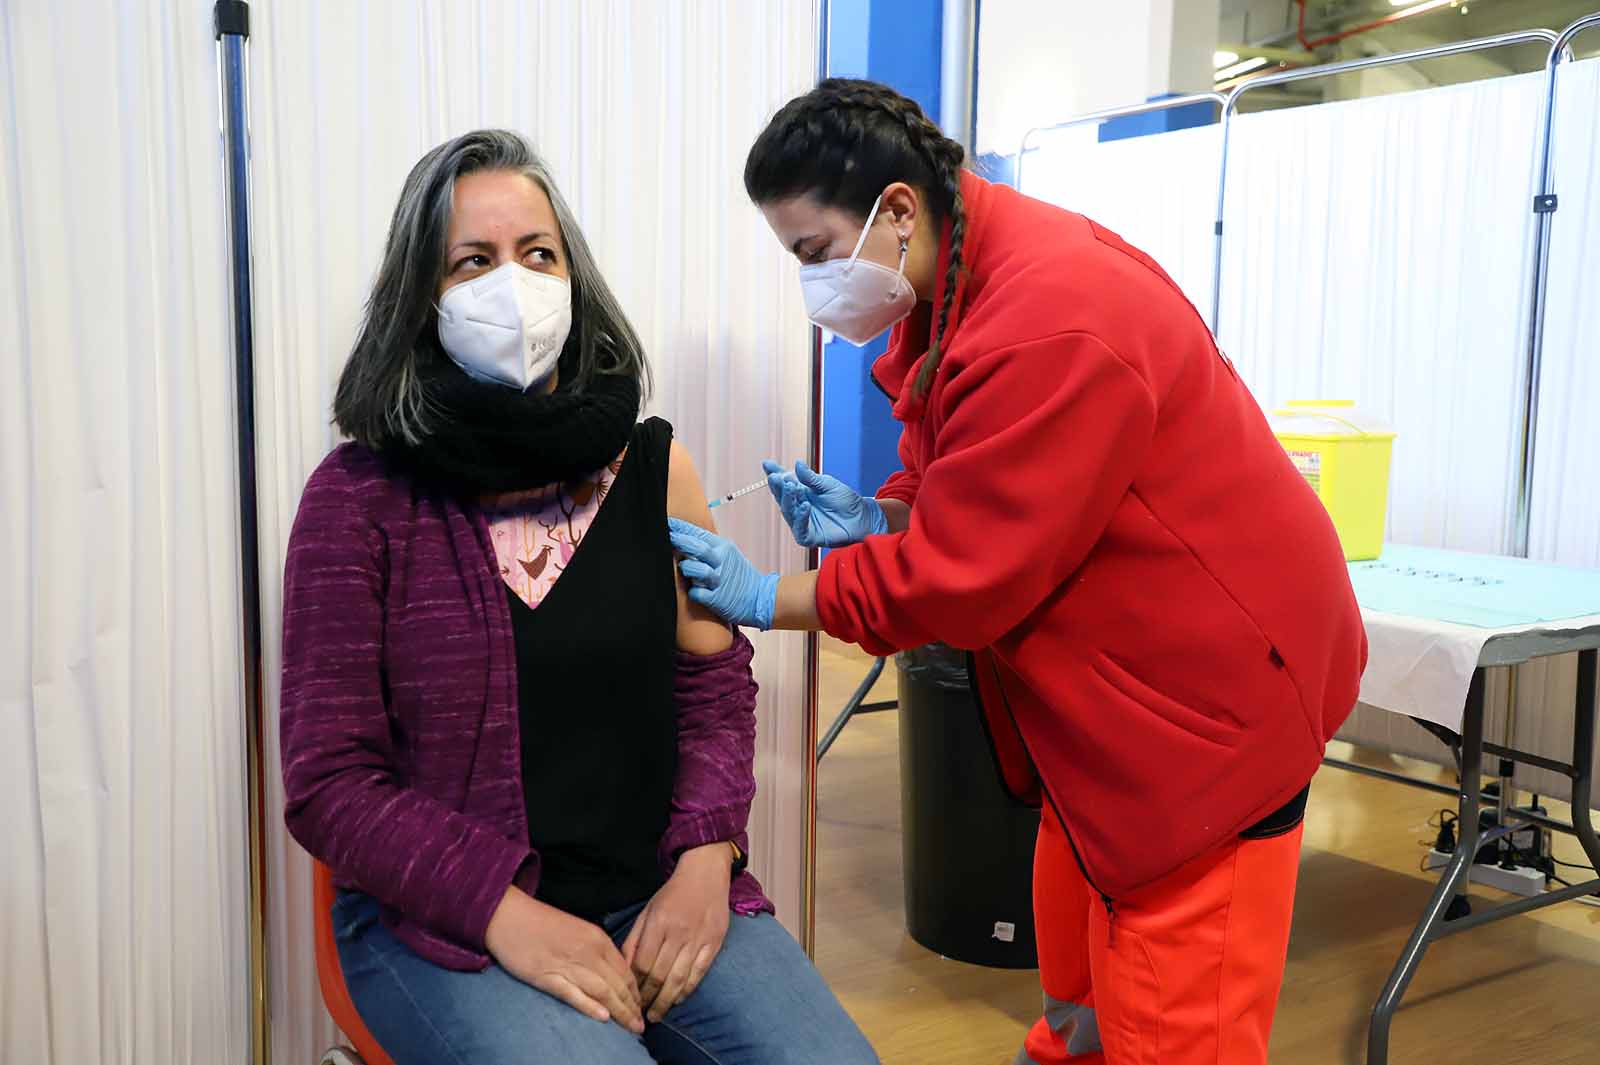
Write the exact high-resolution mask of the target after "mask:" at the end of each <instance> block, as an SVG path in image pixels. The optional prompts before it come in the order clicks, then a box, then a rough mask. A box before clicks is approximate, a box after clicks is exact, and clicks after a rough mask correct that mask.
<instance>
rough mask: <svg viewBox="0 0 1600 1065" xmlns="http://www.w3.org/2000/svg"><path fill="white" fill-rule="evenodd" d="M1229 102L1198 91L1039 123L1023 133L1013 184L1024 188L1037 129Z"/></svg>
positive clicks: (1050, 129)
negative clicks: (1025, 162)
mask: <svg viewBox="0 0 1600 1065" xmlns="http://www.w3.org/2000/svg"><path fill="white" fill-rule="evenodd" d="M1227 102H1228V98H1227V97H1226V96H1224V95H1222V94H1221V93H1220V92H1197V93H1191V94H1189V95H1188V96H1168V97H1166V98H1165V99H1161V100H1150V101H1147V102H1146V103H1142V104H1129V105H1128V106H1127V107H1112V108H1108V109H1107V110H1105V111H1091V112H1089V113H1088V114H1086V115H1078V116H1076V117H1074V118H1069V119H1067V120H1066V121H1065V122H1057V123H1056V124H1055V125H1053V126H1035V127H1033V128H1032V129H1030V130H1028V132H1026V133H1024V134H1023V135H1022V144H1021V145H1020V146H1018V148H1017V163H1016V166H1014V167H1012V170H1011V187H1012V188H1014V189H1016V190H1017V191H1018V192H1021V191H1022V161H1023V160H1024V159H1025V158H1027V155H1028V152H1029V151H1031V150H1032V149H1030V148H1029V147H1028V142H1029V141H1031V140H1033V137H1034V135H1035V134H1037V133H1053V132H1055V131H1056V130H1059V129H1070V128H1071V127H1073V126H1082V125H1087V124H1088V123H1090V122H1107V121H1110V120H1111V119H1113V118H1128V117H1130V116H1132V115H1149V114H1154V113H1156V112H1158V111H1168V110H1171V109H1172V108H1175V107H1190V106H1192V105H1194V104H1203V103H1209V104H1212V105H1214V106H1215V107H1216V108H1217V109H1218V110H1221V109H1222V108H1223V107H1224V106H1225V105H1226V104H1227Z"/></svg>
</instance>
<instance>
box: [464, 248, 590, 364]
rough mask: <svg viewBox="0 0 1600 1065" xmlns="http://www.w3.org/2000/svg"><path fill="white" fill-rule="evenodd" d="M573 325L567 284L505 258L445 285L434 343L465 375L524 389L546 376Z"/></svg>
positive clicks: (556, 359)
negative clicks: (479, 273)
mask: <svg viewBox="0 0 1600 1065" xmlns="http://www.w3.org/2000/svg"><path fill="white" fill-rule="evenodd" d="M571 330H572V288H571V286H569V285H568V284H567V282H566V281H565V280H564V279H562V278H559V277H555V276H554V275H552V274H541V273H537V272H535V271H533V270H529V269H528V268H527V267H526V266H523V265H522V264H521V263H516V262H510V263H504V264H502V265H500V266H497V267H495V268H494V269H493V270H490V271H489V272H488V273H486V274H484V275H482V276H481V277H475V278H473V279H472V280H470V281H463V282H461V283H460V284H459V285H452V286H451V287H450V288H448V289H446V290H445V293H444V297H443V298H442V299H440V300H439V343H441V344H443V345H444V350H445V354H447V355H449V356H450V360H451V361H452V362H454V363H455V364H456V365H457V366H459V367H461V368H462V369H463V370H465V371H466V373H467V375H468V376H469V377H473V378H475V379H477V380H479V381H484V382H488V383H491V384H499V385H506V386H508V387H510V388H515V389H517V390H518V391H521V392H526V391H527V390H528V389H530V388H532V387H533V386H535V385H537V384H540V383H542V382H544V381H548V380H549V379H550V375H551V374H553V373H555V371H556V364H557V363H559V362H560V361H561V349H562V348H563V347H564V346H565V345H566V343H567V334H568V333H569V332H571Z"/></svg>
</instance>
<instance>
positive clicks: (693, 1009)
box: [333, 891, 878, 1065]
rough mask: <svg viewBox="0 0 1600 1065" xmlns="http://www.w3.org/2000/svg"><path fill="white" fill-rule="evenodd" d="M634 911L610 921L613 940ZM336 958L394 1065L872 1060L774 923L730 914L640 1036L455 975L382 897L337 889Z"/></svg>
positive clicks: (867, 1064) (860, 1064) (762, 1064)
mask: <svg viewBox="0 0 1600 1065" xmlns="http://www.w3.org/2000/svg"><path fill="white" fill-rule="evenodd" d="M640 909H642V907H634V908H633V909H631V910H627V911H624V912H622V913H620V914H616V915H614V916H612V917H609V918H607V919H606V920H605V921H604V922H603V925H604V927H605V930H606V932H607V933H609V934H610V935H611V937H612V939H613V940H615V941H616V942H617V943H618V944H619V945H620V944H621V943H622V942H623V941H624V940H625V939H626V938H627V935H628V930H629V929H630V928H632V927H633V922H634V920H635V919H636V918H637V917H638V914H639V911H640ZM333 927H334V932H335V935H336V936H337V937H338V942H339V963H340V966H341V967H342V968H343V969H344V977H345V983H346V984H347V985H348V986H349V988H350V997H351V999H352V1000H354V1002H355V1004H356V1008H357V1009H358V1010H359V1011H360V1012H361V1019H362V1020H363V1021H365V1022H366V1025H367V1028H368V1029H370V1030H371V1032H372V1035H373V1037H374V1038H375V1039H377V1040H378V1043H379V1044H380V1045H382V1047H383V1048H384V1050H386V1051H387V1052H388V1053H389V1056H390V1057H392V1058H393V1059H394V1061H395V1065H546V1063H548V1065H650V1063H652V1062H660V1063H663V1065H875V1063H876V1062H877V1060H878V1057H877V1055H876V1054H875V1053H873V1050H872V1047H871V1046H870V1045H868V1043H867V1040H866V1038H865V1037H864V1036H863V1035H862V1034H861V1031H860V1029H858V1028H857V1027H856V1026H855V1023H854V1022H853V1021H851V1020H850V1017H849V1016H848V1015H847V1014H846V1013H845V1012H844V1008H843V1007H842V1006H840V1005H839V1000H838V999H836V998H834V996H833V992H831V991H829V990H828V987H827V985H826V984H824V983H823V982H822V976H821V974H819V973H818V972H817V970H816V968H815V967H814V966H813V965H812V964H811V961H810V959H809V958H807V957H806V956H805V952H804V951H802V950H801V949H800V947H799V945H798V944H797V943H795V941H794V940H793V939H792V938H791V937H790V935H789V933H788V932H787V931H785V930H784V928H783V926H782V925H780V924H779V923H778V922H777V921H776V920H775V919H773V918H772V917H770V916H768V915H766V914H763V915H761V916H759V917H740V916H738V915H737V914H735V915H733V916H732V917H731V919H730V921H729V924H728V936H727V939H726V940H725V941H724V942H723V944H722V951H721V953H719V954H718V955H717V960H716V961H715V962H713V963H712V965H711V969H710V971H709V972H707V973H706V976H705V979H704V980H702V981H701V983H700V986H699V987H698V988H696V989H695V992H694V994H693V995H691V996H689V998H688V999H687V1000H686V1001H684V1002H680V1003H679V1004H678V1005H677V1006H675V1007H673V1009H672V1010H671V1012H669V1013H668V1014H667V1016H666V1017H665V1018H664V1019H663V1020H662V1021H661V1022H660V1023H659V1024H652V1025H648V1027H647V1028H646V1029H645V1033H644V1035H643V1036H636V1035H634V1034H633V1033H632V1032H629V1031H628V1030H626V1029H625V1028H623V1027H621V1026H620V1025H617V1024H612V1023H608V1024H602V1023H600V1022H598V1021H594V1020H591V1019H590V1018H588V1017H585V1016H584V1015H583V1014H581V1013H579V1012H578V1011H577V1010H575V1009H573V1008H572V1007H571V1006H568V1005H567V1004H566V1003H564V1002H562V1001H560V1000H559V999H556V998H553V997H551V996H549V995H547V994H545V993H544V992H543V991H540V990H539V989H537V988H535V987H532V986H530V985H528V984H525V983H523V982H521V981H520V980H518V979H517V978H516V977H514V976H512V975H510V974H509V973H507V972H506V971H505V970H504V969H501V968H500V967H499V966H498V965H490V966H489V968H487V969H485V970H484V971H483V972H478V973H462V972H453V971H451V970H449V969H444V968H440V967H439V966H437V965H434V964H433V963H432V962H429V961H426V960H424V959H423V958H421V957H420V956H418V955H417V954H416V953H415V952H413V951H412V950H411V948H409V947H407V946H406V945H405V944H403V943H401V942H400V941H399V940H397V939H395V938H394V936H393V935H392V934H391V933H390V932H389V930H388V929H386V928H384V927H383V925H382V924H381V923H380V922H379V920H378V904H377V902H375V901H374V900H373V899H371V898H370V897H368V896H366V895H363V894H361V893H359V892H354V891H344V892H340V894H339V899H338V902H336V903H335V904H334V907H333Z"/></svg>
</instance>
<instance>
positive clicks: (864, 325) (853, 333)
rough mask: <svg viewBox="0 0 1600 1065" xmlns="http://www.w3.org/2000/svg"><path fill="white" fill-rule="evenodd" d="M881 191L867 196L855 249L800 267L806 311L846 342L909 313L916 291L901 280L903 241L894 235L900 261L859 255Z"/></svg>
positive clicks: (858, 341) (862, 340)
mask: <svg viewBox="0 0 1600 1065" xmlns="http://www.w3.org/2000/svg"><path fill="white" fill-rule="evenodd" d="M881 202H883V194H882V193H879V195H878V198H877V199H876V200H873V201H872V210H870V211H868V212H867V224H866V225H865V226H863V227H862V229H861V237H860V239H859V240H857V241H856V249H855V251H853V252H851V253H850V257H849V258H848V259H829V260H828V261H827V262H825V263H812V264H810V265H809V266H802V267H801V268H800V291H801V293H802V294H803V295H804V297H805V301H806V317H808V318H810V319H811V321H812V322H813V323H815V324H816V325H819V326H821V327H822V328H824V329H828V330H832V331H833V332H835V333H837V334H839V335H840V336H842V337H844V338H845V339H846V340H848V341H850V343H852V344H865V343H866V342H867V341H869V340H871V339H872V338H873V337H875V336H877V335H878V334H879V333H881V332H883V331H884V330H885V329H888V328H889V327H890V326H891V325H894V324H895V323H896V322H898V321H899V320H900V319H902V318H904V317H905V316H906V315H908V314H910V313H911V309H912V308H913V307H915V306H916V305H917V294H916V291H915V290H914V289H912V287H911V282H909V281H907V280H906V242H905V240H904V239H902V240H901V241H900V267H899V269H897V270H891V269H889V268H888V267H887V266H880V265H878V264H877V263H875V262H872V261H871V260H870V259H863V258H861V248H862V245H864V244H866V242H867V234H868V233H870V232H871V231H872V224H873V223H874V222H876V221H877V220H878V204H880V203H881Z"/></svg>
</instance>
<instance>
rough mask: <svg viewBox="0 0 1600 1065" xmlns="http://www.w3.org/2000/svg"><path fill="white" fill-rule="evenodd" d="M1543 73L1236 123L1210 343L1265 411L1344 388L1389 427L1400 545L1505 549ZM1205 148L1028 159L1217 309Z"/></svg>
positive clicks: (1056, 194)
mask: <svg viewBox="0 0 1600 1065" xmlns="http://www.w3.org/2000/svg"><path fill="white" fill-rule="evenodd" d="M1541 85H1542V81H1541V76H1540V75H1532V76H1524V77H1519V78H1501V79H1497V80H1493V81H1482V82H1474V83H1471V84H1467V85H1459V86H1452V87H1449V88H1443V89H1433V90H1427V91H1423V92H1413V93H1406V94H1400V95H1393V96H1384V97H1378V98H1374V99H1366V100H1354V101H1349V102H1342V103H1332V104H1325V105H1322V106H1319V107H1308V108H1295V109H1292V110H1284V111H1270V112H1262V113H1257V114H1248V115H1244V116H1242V117H1240V118H1238V119H1237V120H1236V123H1235V125H1234V131H1233V144H1232V147H1231V150H1230V158H1229V182H1228V200H1227V211H1226V214H1225V218H1226V221H1227V239H1226V242H1225V244H1224V260H1223V268H1222V318H1221V322H1220V328H1219V330H1218V334H1219V343H1220V344H1221V346H1222V348H1223V350H1225V351H1226V352H1227V353H1228V354H1229V356H1230V357H1232V358H1233V360H1234V361H1235V363H1236V364H1237V365H1238V367H1239V370H1240V372H1241V373H1242V374H1243V375H1244V377H1245V380H1246V381H1247V382H1248V383H1249V384H1250V387H1251V389H1252V391H1253V392H1254V393H1255V396H1256V398H1257V400H1258V401H1259V402H1260V403H1261V404H1262V406H1263V407H1266V408H1267V409H1271V408H1273V407H1276V406H1279V405H1281V404H1282V403H1283V402H1284V401H1286V400H1291V399H1354V400H1356V401H1357V402H1358V403H1359V404H1360V405H1361V406H1362V408H1363V409H1365V410H1367V411H1369V412H1371V413H1373V414H1375V415H1377V416H1378V417H1379V418H1382V419H1385V420H1387V421H1389V422H1391V423H1393V424H1394V425H1395V426H1396V427H1397V428H1398V429H1399V432H1400V437H1399V440H1398V441H1397V442H1396V445H1395V453H1394V467H1393V472H1392V480H1391V485H1392V487H1391V491H1390V500H1391V503H1390V521H1389V535H1390V537H1391V538H1392V539H1395V540H1397V541H1401V542H1405V543H1414V544H1423V545H1433V546H1445V547H1452V548H1460V549H1464V550H1478V551H1498V550H1502V549H1504V548H1505V547H1506V546H1507V545H1506V544H1505V542H1504V536H1505V531H1506V528H1507V524H1508V520H1509V516H1510V500H1511V475H1512V470H1513V464H1514V460H1515V454H1516V448H1517V444H1518V441H1519V439H1520V435H1519V434H1520V432H1521V426H1520V424H1519V423H1518V422H1517V419H1516V418H1515V416H1514V411H1515V396H1516V394H1517V390H1518V389H1519V388H1520V384H1521V380H1522V377H1521V373H1522V366H1523V364H1524V361H1525V356H1524V350H1525V345H1524V343H1523V331H1524V326H1523V323H1524V320H1525V292H1526V284H1525V281H1524V278H1525V275H1526V263H1527V241H1526V234H1527V232H1528V215H1529V211H1530V205H1531V202H1532V184H1533V174H1532V161H1533V152H1534V143H1535V130H1536V127H1537V124H1538V114H1539V92H1540V89H1541ZM1577 111H1578V108H1576V107H1574V108H1569V109H1568V117H1569V118H1571V117H1572V116H1573V115H1574V113H1575V112H1577ZM1588 114H1589V119H1588V120H1589V121H1591V122H1592V121H1593V111H1592V109H1591V110H1590V111H1589V112H1588ZM1216 151H1217V127H1215V126H1213V127H1204V128H1200V129H1193V130H1183V131H1178V132H1174V133H1167V134H1161V135H1158V136H1151V137H1142V138H1136V139H1133V140H1126V141H1111V142H1108V143H1105V144H1097V143H1093V142H1092V141H1085V140H1080V141H1078V142H1077V143H1076V144H1072V145H1070V146H1068V147H1066V148H1064V149H1061V150H1058V151H1057V153H1056V159H1055V160H1054V161H1049V160H1048V159H1047V160H1041V162H1040V163H1035V162H1034V161H1032V160H1030V162H1029V164H1028V165H1027V167H1025V168H1024V171H1023V173H1024V177H1025V179H1026V180H1027V181H1028V183H1029V185H1030V186H1034V182H1038V183H1039V184H1038V186H1037V189H1038V193H1039V194H1041V195H1043V196H1044V197H1045V198H1047V199H1051V200H1052V202H1059V203H1062V204H1063V205H1064V206H1068V207H1071V208H1072V209H1074V210H1079V211H1082V212H1083V213H1085V214H1088V215H1091V216H1093V217H1095V218H1096V219H1098V220H1101V221H1103V222H1105V224H1107V225H1109V226H1111V228H1113V229H1117V230H1119V231H1121V232H1122V233H1123V235H1124V236H1126V237H1127V238H1128V239H1129V240H1131V241H1132V242H1133V243H1134V244H1135V245H1138V246H1140V247H1143V248H1144V249H1145V250H1146V251H1148V252H1150V254H1152V255H1153V256H1154V257H1155V258H1156V259H1157V260H1158V261H1160V262H1161V263H1162V264H1163V266H1165V267H1166V268H1167V270H1168V272H1169V273H1172V274H1173V276H1174V278H1175V279H1176V280H1177V281H1178V282H1179V284H1180V285H1182V286H1183V288H1184V291H1185V292H1186V293H1187V294H1188V295H1189V297H1190V299H1191V300H1193V301H1194V302H1195V304H1196V306H1197V307H1199V308H1200V309H1201V311H1202V313H1205V314H1209V310H1210V298H1211V281H1210V276H1209V275H1210V270H1211V263H1212V251H1211V227H1212V222H1213V220H1214V218H1215V213H1216V166H1217V164H1216V159H1217V156H1216ZM1041 154H1042V155H1043V154H1045V153H1041ZM1030 169H1031V171H1032V175H1033V176H1030ZM1026 191H1034V188H1033V187H1030V188H1029V189H1028V190H1026Z"/></svg>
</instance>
